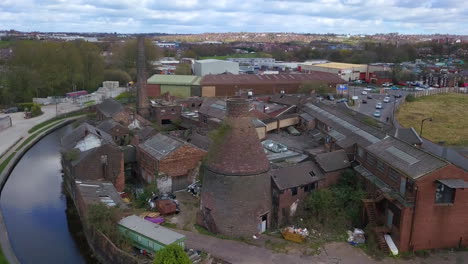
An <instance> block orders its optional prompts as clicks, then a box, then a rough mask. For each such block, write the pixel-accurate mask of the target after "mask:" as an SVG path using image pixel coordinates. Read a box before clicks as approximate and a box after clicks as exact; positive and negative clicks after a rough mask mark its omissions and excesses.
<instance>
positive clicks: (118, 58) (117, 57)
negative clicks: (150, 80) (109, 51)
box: [111, 39, 161, 81]
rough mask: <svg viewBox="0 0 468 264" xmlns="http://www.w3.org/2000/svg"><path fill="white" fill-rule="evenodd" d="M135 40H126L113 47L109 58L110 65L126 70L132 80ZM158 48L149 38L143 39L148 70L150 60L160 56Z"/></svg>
mask: <svg viewBox="0 0 468 264" xmlns="http://www.w3.org/2000/svg"><path fill="white" fill-rule="evenodd" d="M137 52H138V49H137V40H136V39H132V40H128V41H126V42H125V43H123V44H121V45H118V46H116V47H115V48H114V54H113V57H112V60H111V66H112V67H116V68H119V69H121V70H124V71H126V72H127V73H128V74H130V76H131V77H132V79H133V80H134V81H136V68H137V66H136V65H137ZM160 54H161V51H160V49H159V48H158V47H157V46H156V45H154V44H153V43H152V42H151V40H149V39H145V59H146V70H147V71H148V72H149V71H150V70H151V69H152V68H153V67H152V62H153V61H155V60H157V59H158V58H159V57H160Z"/></svg>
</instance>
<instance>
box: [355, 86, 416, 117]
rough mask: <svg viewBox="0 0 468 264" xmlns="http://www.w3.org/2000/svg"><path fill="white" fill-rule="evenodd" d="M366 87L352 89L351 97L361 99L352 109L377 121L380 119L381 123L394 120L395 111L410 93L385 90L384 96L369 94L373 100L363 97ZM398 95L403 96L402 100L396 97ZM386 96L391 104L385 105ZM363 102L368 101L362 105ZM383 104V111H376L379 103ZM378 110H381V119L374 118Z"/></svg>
mask: <svg viewBox="0 0 468 264" xmlns="http://www.w3.org/2000/svg"><path fill="white" fill-rule="evenodd" d="M364 88H365V87H356V86H351V87H350V91H349V92H350V97H352V96H353V95H356V96H358V97H359V100H357V104H356V105H355V106H353V107H352V108H353V109H354V110H356V111H358V112H360V113H363V114H365V115H368V116H371V117H373V118H375V119H378V120H379V121H382V122H387V118H388V122H391V121H392V120H393V109H394V108H395V107H397V106H398V104H399V103H400V102H401V101H402V100H404V97H405V96H406V94H407V93H408V92H405V91H400V90H385V93H384V94H379V93H370V92H368V94H369V95H371V96H372V99H368V98H367V95H363V94H362V91H364ZM396 94H401V95H402V97H401V98H395V96H394V95H396ZM385 96H389V97H390V102H389V103H384V102H383V100H384V98H385ZM362 100H366V101H367V103H366V104H364V103H362ZM379 102H380V103H382V106H383V108H382V109H376V108H375V106H376V104H377V103H379ZM376 110H380V114H381V116H380V117H374V116H373V114H374V112H375V111H376Z"/></svg>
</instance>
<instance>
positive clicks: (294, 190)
mask: <svg viewBox="0 0 468 264" xmlns="http://www.w3.org/2000/svg"><path fill="white" fill-rule="evenodd" d="M291 192H292V196H295V195H297V187H294V188H292V189H291Z"/></svg>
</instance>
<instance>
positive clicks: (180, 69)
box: [175, 63, 192, 75]
mask: <svg viewBox="0 0 468 264" xmlns="http://www.w3.org/2000/svg"><path fill="white" fill-rule="evenodd" d="M175 74H179V75H191V74H192V67H191V65H190V64H188V63H180V64H179V65H177V67H176V70H175Z"/></svg>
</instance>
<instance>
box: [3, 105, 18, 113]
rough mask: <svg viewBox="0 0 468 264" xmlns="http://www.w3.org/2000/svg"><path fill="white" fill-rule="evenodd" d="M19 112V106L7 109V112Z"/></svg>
mask: <svg viewBox="0 0 468 264" xmlns="http://www.w3.org/2000/svg"><path fill="white" fill-rule="evenodd" d="M16 112H18V107H16V106H15V107H10V108H8V109H7V110H5V114H12V113H16Z"/></svg>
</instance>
